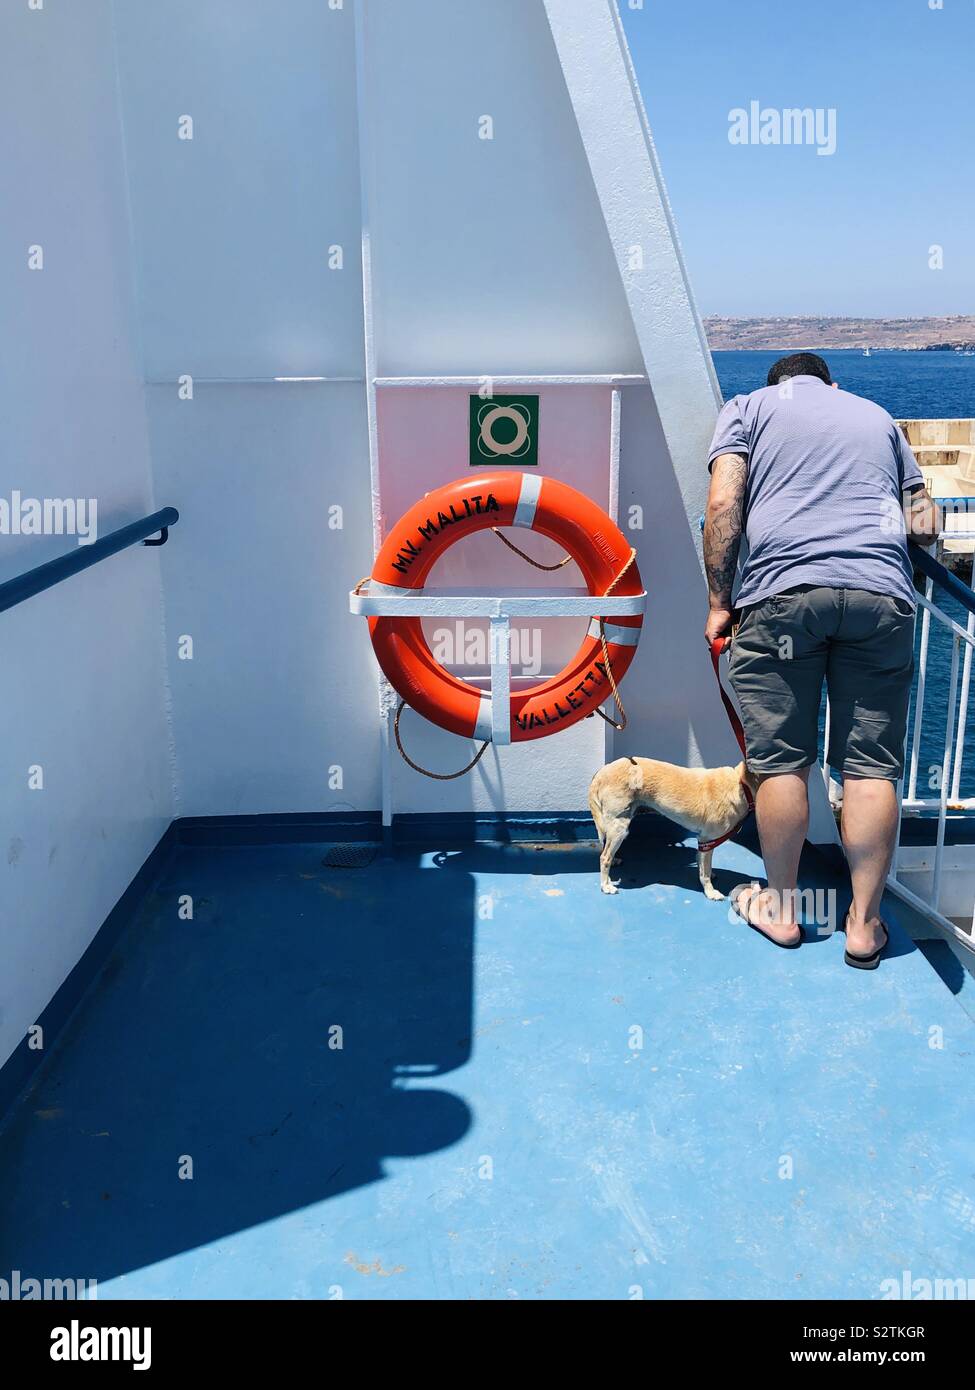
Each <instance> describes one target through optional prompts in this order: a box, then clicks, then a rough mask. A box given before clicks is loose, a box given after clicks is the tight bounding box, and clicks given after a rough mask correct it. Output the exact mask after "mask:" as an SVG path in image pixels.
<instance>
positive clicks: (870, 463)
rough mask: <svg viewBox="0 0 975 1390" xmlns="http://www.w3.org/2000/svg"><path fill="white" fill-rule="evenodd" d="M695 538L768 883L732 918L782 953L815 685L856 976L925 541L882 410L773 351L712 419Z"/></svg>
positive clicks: (874, 881)
mask: <svg viewBox="0 0 975 1390" xmlns="http://www.w3.org/2000/svg"><path fill="white" fill-rule="evenodd" d="M709 468H710V471H711V486H710V490H709V493H708V505H707V516H706V519H705V527H704V562H705V568H706V571H707V579H708V594H709V601H710V614H709V616H708V621H707V626H706V628H705V636H706V638H707V640H708V642H709V643H710V642H712V641H713V640H714V639H715V638H717V637H721V636H725V635H727V634H729V633H730V632H731V629H732V623H733V613H732V585H733V583H734V579H735V573H736V568H737V561H738V550H739V544H740V542H741V539H742V537H743V536H744V538H745V539H746V541H747V544H748V556H747V559H746V560H745V564H744V568H743V573H742V577H741V587H740V589H739V591H738V593H737V595H735V598H734V605H735V608H736V609H737V610H738V612H739V614H740V625H739V627H738V628H737V631H736V633H735V636H734V640H733V642H732V648H731V665H730V672H729V674H730V677H731V681H732V684H733V686H734V689H735V693H736V694H737V696H738V701H739V704H740V706H741V713H742V722H743V724H744V728H745V743H746V746H747V750H748V752H747V758H748V766H749V769H750V770H751V771H752V772H753V773H756V774H757V775H758V777H759V778H760V780H759V784H758V791H757V794H756V798H755V801H756V805H755V810H756V816H757V820H758V833H759V837H760V839H761V844H762V856H763V858H764V860H765V869H766V873H767V875H768V888H766V889H758V888H756V887H754V886H752V885H747V884H746V885H743V886H742V888H741V889H739V890H736V892H735V894H734V895H733V897H734V901H735V906H736V908H737V910H738V912H739V913H740V915H741V916H742V917H743V918H744V919H745V921H747V922H748V924H749V926H753V927H755V928H756V929H757V930H759V931H760V932H762V934H763V935H765V936H767V937H768V938H769V939H770V940H772V941H774V942H775V943H776V944H777V945H780V946H798V945H799V943H800V941H801V939H802V936H801V932H800V930H799V926H798V924H797V922H796V916H795V905H796V904H795V899H796V893H795V889H796V879H797V874H798V869H799V855H800V852H801V850H802V846H803V842H804V840H805V837H806V830H807V827H808V821H809V808H808V801H807V781H808V777H809V769H810V767H812V766H813V765H814V764H815V763H816V761H817V754H818V737H817V736H818V716H819V706H820V699H821V694H822V686H823V680H824V678H825V680H826V685H827V689H828V691H829V699H830V746H829V749H828V753H827V756H828V761H829V763H830V764H831V766H832V767H834V768H836V769H837V770H838V771H840V772H842V776H843V822H842V834H843V844H844V846H845V849H846V855H847V859H848V861H849V866H850V876H851V878H852V882H853V905H852V907H851V909H850V913H849V916H848V917H847V921H846V952H847V954H846V960H847V962H848V963H849V964H851V965H857V966H859V967H860V968H861V969H863V968H865V969H873V968H874V967H875V966H876V965H877V964H878V963H879V960H880V956H881V954H882V952H883V949H884V947H885V946H886V942H887V933H886V928H885V927H884V926H883V924H882V922H881V920H880V917H879V915H878V914H879V910H880V898H881V894H882V893H883V888H884V882H885V880H886V877H887V873H888V870H889V868H890V861H891V855H892V853H893V849H894V839H895V836H896V833H897V814H898V808H897V781H898V778H899V777H900V776H901V773H902V770H903V756H904V737H905V732H906V727H907V709H908V703H909V700H910V691H911V677H912V674H913V669H914V609H915V598H914V584H913V578H912V569H911V564H910V561H909V558H908V550H907V537H908V536H910V537H911V538H912V539H914V540H917V541H920V542H921V543H922V544H925V545H929V544H930V543H931V542H932V541H933V540H934V539H935V538H936V536H937V535H938V532H939V531H940V529H941V516H940V514H939V509H938V507H937V505H936V504H935V503H934V502H933V501H932V499H931V497H930V496H929V494H928V491H927V489H926V488H925V486H924V479H923V478H922V476H921V471H920V469H919V468H918V466H917V460H916V459H915V457H914V455H913V453H912V452H911V449H910V447H909V446H908V444H907V441H906V440H905V438H904V436H903V434H902V432H901V430H900V429H899V428H898V426H897V425H896V423H895V422H894V421H893V420H892V419H891V417H890V416H889V415H888V414H887V412H886V411H885V410H882V409H881V408H880V407H879V406H877V405H874V404H872V403H871V402H870V401H866V400H863V399H862V398H861V397H859V396H854V395H851V394H849V393H847V392H845V391H840V390H838V389H837V388H836V386H835V383H834V382H833V380H832V378H831V376H830V371H829V368H828V367H827V365H826V363H825V362H824V361H823V359H822V358H821V357H817V356H816V355H815V354H814V353H809V352H800V353H796V354H795V355H794V356H792V357H784V358H782V359H781V360H780V361H779V362H776V364H775V366H774V367H773V368H772V369H771V371H770V372H769V375H768V386H767V387H765V388H764V389H763V390H759V391H753V392H752V393H751V394H750V395H743V396H736V397H735V398H734V400H731V401H729V402H728V403H727V405H726V406H725V407H724V409H723V410H722V412H721V414H720V416H719V417H718V423H717V427H716V429H715V434H714V440H713V442H712V445H711V453H710V458H709Z"/></svg>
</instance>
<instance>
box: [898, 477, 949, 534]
mask: <svg viewBox="0 0 975 1390" xmlns="http://www.w3.org/2000/svg"><path fill="white" fill-rule="evenodd" d="M904 524H905V525H906V527H907V537H908V540H912V541H917V543H918V545H931V544H932V543H933V542H934V541H936V540H937V539H938V536H939V535H940V534H941V530H942V528H943V526H944V513H943V512H942V510H941V508H940V507H939V506H938V504H937V502H936V501H935V500H934V498H933V497H932V496H931V494H930V492H928V490H927V488H926V487H923V486H922V487H916V488H914V489H913V491H912V492H908V493H905V495H904Z"/></svg>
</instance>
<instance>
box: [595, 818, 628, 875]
mask: <svg viewBox="0 0 975 1390" xmlns="http://www.w3.org/2000/svg"><path fill="white" fill-rule="evenodd" d="M603 829H604V831H605V835H606V839H605V842H604V844H603V852H602V854H601V855H600V856H599V886H600V888H601V889H602V890H603V892H604V893H618V892H619V888H618V886H617V884H616V883H614V882H613V880H612V879H611V878H610V876H609V871H610V868H611V867H612V865H613V864H614V863H615V861H616V851H617V850H618V849H619V847H620V845H621V844H622V843H623V841H624V840H625V839H626V836H627V833H628V832H629V829H630V822H629V821H628V820H625V819H624V818H623V817H622V816H614V817H612V819H607V820H606V821H605V823H604V826H603Z"/></svg>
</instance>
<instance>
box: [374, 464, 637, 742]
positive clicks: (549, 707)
mask: <svg viewBox="0 0 975 1390" xmlns="http://www.w3.org/2000/svg"><path fill="white" fill-rule="evenodd" d="M490 526H501V527H504V526H518V527H525V528H530V529H531V530H533V531H540V532H541V533H542V535H545V536H549V537H551V539H552V540H554V541H558V542H559V544H560V545H562V546H564V547H565V549H566V550H567V551H568V553H569V554H570V555H571V556H572V558H573V559H574V560H575V562H576V564H577V565H578V566H579V568H580V570H581V571H582V573H583V576H584V578H585V581H586V584H587V586H588V589H589V592H590V593H591V594H605V592H606V590H607V589H608V588H609V587H610V585H611V584H612V583H613V581H614V580H615V579H616V578H617V576H618V575H619V573H620V571H621V570H622V569H623V566H624V565H625V564H626V562H627V560H628V559H629V557H630V547H629V545H628V544H627V542H626V538H625V537H624V535H623V533H622V531H620V529H619V527H618V526H617V525H616V524H615V522H614V521H612V519H611V518H610V517H608V516H607V515H606V513H605V512H604V511H603V510H602V508H600V507H598V506H597V505H596V503H595V502H593V501H592V500H591V499H590V498H588V497H586V496H585V495H584V494H583V493H581V492H578V491H577V490H576V489H575V488H573V487H569V486H568V485H567V484H566V483H560V482H558V481H557V480H556V479H555V478H543V477H539V476H538V475H537V474H531V473H515V472H508V471H505V472H503V473H486V474H485V473H477V474H471V475H470V476H469V477H466V478H458V479H457V480H456V481H455V482H452V483H448V484H447V486H446V487H442V488H438V489H437V490H436V491H435V492H430V493H428V494H427V495H426V497H423V498H421V499H420V501H419V502H417V503H416V504H415V505H414V506H413V507H411V508H410V510H409V511H408V512H406V513H405V514H404V515H403V516H402V517H401V518H400V520H399V521H398V522H397V523H396V525H395V526H394V527H393V529H392V531H390V533H389V535H388V536H387V537H386V540H385V542H384V544H383V546H382V549H381V550H380V552H379V554H378V556H377V557H376V563H375V565H374V566H373V570H372V575H371V577H370V583H369V592H370V593H376V592H380V593H381V592H387V593H394V594H409V593H413V592H416V591H417V590H420V589H422V588H423V584H424V580H425V579H426V576H427V574H428V573H429V571H430V568H431V566H432V565H433V563H434V561H435V560H436V559H438V558H439V556H441V555H442V554H443V552H444V551H445V550H446V549H447V548H448V546H451V545H453V544H454V542H455V541H459V540H462V539H463V537H464V536H469V535H471V534H472V533H473V532H474V531H482V530H484V529H486V528H487V527H490ZM642 592H643V583H642V581H641V579H640V572H639V569H638V568H637V565H636V563H635V562H634V563H633V564H632V565H630V568H629V569H628V570H627V572H626V574H625V575H624V577H623V579H622V581H621V582H620V584H619V585H618V586H617V587H616V588H615V589H614V590H613V593H614V596H615V595H620V596H623V595H637V594H642ZM642 625H643V615H642V613H638V614H633V615H632V616H630V615H621V616H619V617H617V618H614V619H613V621H612V622H607V623H606V625H605V633H606V640H607V643H608V644H609V648H610V662H611V666H612V672H613V677H614V679H615V680H616V681H617V682H619V681H620V680H621V679H622V677H623V676H624V675H625V674H626V671H627V668H628V667H629V665H630V662H631V661H632V660H633V657H634V655H635V653H636V644H637V641H638V640H639V635H640V629H641V627H642ZM369 632H370V635H371V637H372V645H373V648H374V649H375V652H376V657H377V659H378V661H379V664H380V666H381V667H382V669H383V671H384V673H385V675H386V677H387V679H388V680H389V682H390V684H391V685H392V686H393V687H394V689H395V690H396V691H397V692H398V693H399V695H400V696H401V697H402V699H404V700H405V701H406V703H407V704H408V705H411V706H412V707H413V708H414V709H415V710H416V711H417V712H418V713H419V714H422V715H423V716H424V717H425V718H427V719H429V720H430V721H431V723H433V724H437V725H439V727H440V728H442V729H449V730H450V731H451V733H455V734H461V735H463V736H464V737H467V738H475V737H476V738H484V739H489V738H490V737H491V701H490V696H489V695H487V694H485V692H484V691H482V690H479V689H478V687H477V686H475V685H469V684H468V683H467V682H466V681H462V680H460V679H458V677H456V676H452V675H451V674H450V672H449V671H447V670H445V669H444V667H443V666H441V665H440V663H439V662H438V661H436V660H435V659H434V656H433V653H432V652H431V651H430V648H429V646H428V645H427V642H426V639H425V638H424V636H423V630H422V627H421V624H420V619H419V618H400V617H396V618H388V617H384V618H370V619H369ZM609 695H610V685H609V680H608V679H607V675H606V667H605V663H604V662H603V659H602V649H601V646H600V641H599V620H598V618H595V619H593V621H592V623H591V624H590V626H589V629H588V631H587V633H586V636H585V638H584V640H583V643H582V646H581V647H580V648H579V650H578V651H577V652H576V654H575V656H574V657H573V659H572V660H571V661H570V662H569V664H568V665H567V666H566V667H565V668H564V669H563V670H562V671H560V672H559V673H558V675H557V676H552V677H551V678H550V679H548V680H546V681H542V682H541V683H540V684H538V685H533V686H531V687H529V688H528V689H525V690H519V691H517V692H512V695H511V741H512V742H513V743H521V742H524V741H526V740H528V739H534V738H542V737H544V736H545V735H546V734H552V733H556V732H557V731H558V730H560V729H567V728H569V727H570V726H571V725H572V724H575V723H577V722H578V720H580V719H584V718H585V717H586V716H587V715H589V714H592V713H593V711H594V710H595V709H596V707H597V705H601V704H602V703H603V701H604V700H606V699H607V698H608V697H609Z"/></svg>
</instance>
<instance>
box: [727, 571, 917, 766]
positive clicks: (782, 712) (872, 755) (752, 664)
mask: <svg viewBox="0 0 975 1390" xmlns="http://www.w3.org/2000/svg"><path fill="white" fill-rule="evenodd" d="M913 673H914V605H913V604H912V603H909V602H908V601H907V600H906V599H902V598H892V597H891V596H890V595H888V594H871V593H867V592H866V590H864V589H824V588H816V587H814V586H813V585H809V584H800V585H799V586H798V587H797V588H795V589H787V590H786V591H785V593H782V594H775V595H773V596H772V597H771V598H767V599H763V600H762V601H761V602H760V603H756V604H753V605H751V606H749V607H746V608H745V609H743V610H742V617H741V624H740V626H739V628H738V632H737V634H736V635H735V639H734V641H733V643H732V646H731V666H730V669H729V675H730V677H731V683H732V685H733V686H734V690H735V694H736V695H737V696H738V702H739V704H740V706H741V715H742V723H743V725H744V727H745V746H746V747H747V749H748V766H749V768H750V769H751V771H752V772H757V773H759V774H766V773H775V772H798V771H799V770H800V769H801V768H804V767H809V766H810V764H812V763H814V762H816V761H817V758H818V747H819V736H818V729H819V707H820V700H821V696H822V689H823V680H824V679H825V681H826V687H827V690H828V691H829V705H830V732H829V749H828V751H827V759H828V761H829V763H830V765H831V766H832V767H834V768H835V769H836V770H837V771H838V772H843V773H848V774H849V775H850V776H853V777H883V778H888V779H890V780H891V781H896V780H897V778H898V777H900V776H901V774H902V772H903V769H904V736H905V733H906V731H907V709H908V705H909V703H910V698H911V677H912V675H913Z"/></svg>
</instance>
